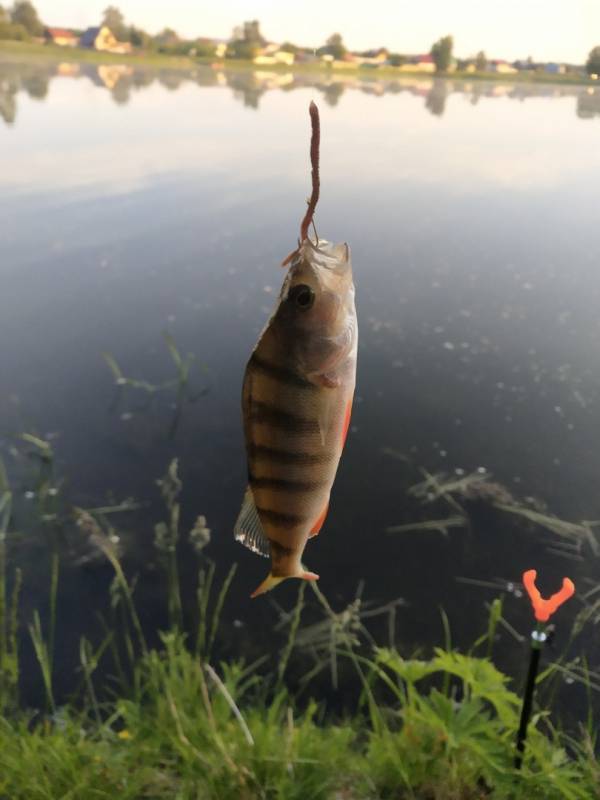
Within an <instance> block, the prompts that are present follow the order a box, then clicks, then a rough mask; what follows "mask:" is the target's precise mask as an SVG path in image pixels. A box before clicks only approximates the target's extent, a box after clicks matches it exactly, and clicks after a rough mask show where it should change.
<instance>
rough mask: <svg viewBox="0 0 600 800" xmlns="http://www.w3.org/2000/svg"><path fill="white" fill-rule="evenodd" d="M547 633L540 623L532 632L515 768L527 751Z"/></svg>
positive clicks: (519, 765)
mask: <svg viewBox="0 0 600 800" xmlns="http://www.w3.org/2000/svg"><path fill="white" fill-rule="evenodd" d="M547 638H548V637H547V634H546V631H545V629H544V626H543V625H539V626H538V627H537V628H536V629H535V630H533V631H532V632H531V655H530V658H529V669H528V671H527V683H526V684H525V693H524V695H523V708H522V709H521V721H520V723H519V732H518V733H517V753H516V755H515V769H521V764H522V763H523V754H524V753H525V740H526V739H527V726H528V725H529V718H530V717H531V707H532V706H533V693H534V691H535V679H536V677H537V673H538V667H539V665H540V656H541V654H542V647H543V646H544V642H545V641H546V639H547Z"/></svg>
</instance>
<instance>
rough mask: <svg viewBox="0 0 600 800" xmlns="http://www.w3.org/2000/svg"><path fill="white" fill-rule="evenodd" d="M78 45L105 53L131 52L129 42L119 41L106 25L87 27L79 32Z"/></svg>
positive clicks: (121, 53)
mask: <svg viewBox="0 0 600 800" xmlns="http://www.w3.org/2000/svg"><path fill="white" fill-rule="evenodd" d="M79 45H80V47H86V48H88V49H89V50H100V51H102V52H105V53H118V54H120V55H123V54H126V53H131V44H130V43H129V42H119V41H118V40H117V38H116V37H115V35H114V34H113V32H112V31H111V29H110V28H109V27H108V26H107V25H99V26H97V27H93V28H88V29H87V30H86V31H84V32H83V33H82V34H81V37H80V39H79Z"/></svg>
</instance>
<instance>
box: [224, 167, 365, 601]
mask: <svg viewBox="0 0 600 800" xmlns="http://www.w3.org/2000/svg"><path fill="white" fill-rule="evenodd" d="M313 172H314V171H313ZM313 183H314V178H313ZM290 259H291V264H290V268H289V270H288V272H287V274H286V277H285V280H284V282H283V286H282V289H281V293H280V296H279V301H278V305H277V307H276V309H275V311H274V313H273V314H272V316H271V318H270V320H269V321H268V323H267V325H266V327H265V328H264V330H263V332H262V334H261V336H260V338H259V340H258V343H257V345H256V347H255V348H254V351H253V353H252V355H251V357H250V360H249V361H248V364H247V367H246V372H245V376H244V384H243V391H242V410H243V420H244V434H245V440H246V454H247V461H248V488H247V490H246V494H245V497H244V501H243V505H242V509H241V511H240V514H239V517H238V520H237V523H236V525H235V538H236V539H237V540H238V541H240V542H242V544H244V545H246V547H249V548H250V549H251V550H253V551H254V552H256V553H260V554H261V555H263V556H267V557H269V556H270V558H271V571H270V573H269V575H268V577H267V578H266V579H265V580H264V581H263V583H261V585H260V586H259V587H258V588H257V589H256V591H255V592H254V593H253V594H252V597H255V596H257V595H259V594H262V593H263V592H267V591H269V590H270V589H272V588H273V587H274V586H276V585H277V584H278V583H280V582H281V581H283V580H284V579H285V578H291V577H296V578H303V579H304V580H316V579H318V575H315V574H314V573H312V572H308V571H307V570H306V569H305V568H304V567H303V565H302V563H301V559H302V554H303V551H304V548H305V546H306V543H307V541H308V539H309V538H310V537H311V536H315V535H316V534H318V533H319V531H320V530H321V526H322V525H323V523H324V521H325V517H326V515H327V510H328V506H329V495H330V492H331V487H332V485H333V481H334V478H335V474H336V470H337V467H338V463H339V460H340V456H341V454H342V449H343V447H344V443H345V440H346V435H347V433H348V427H349V424H350V414H351V409H352V398H353V394H354V385H355V378H356V354H357V342H358V328H357V320H356V310H355V305H354V284H353V280H352V265H351V260H350V250H349V248H348V245H346V244H331V243H329V242H327V241H325V240H323V239H321V240H317V239H315V241H311V239H310V238H309V237H308V236H306V238H305V239H304V240H302V241H301V242H300V245H299V247H298V249H297V250H296V251H295V252H294V253H293V254H292V256H291V257H290Z"/></svg>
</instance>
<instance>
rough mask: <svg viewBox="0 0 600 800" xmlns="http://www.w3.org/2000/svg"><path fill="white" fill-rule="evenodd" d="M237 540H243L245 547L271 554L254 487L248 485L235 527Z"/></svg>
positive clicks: (234, 532)
mask: <svg viewBox="0 0 600 800" xmlns="http://www.w3.org/2000/svg"><path fill="white" fill-rule="evenodd" d="M233 534H234V536H235V539H236V541H238V542H241V543H242V544H243V545H244V547H247V548H248V549H249V550H252V552H253V553H258V554H259V555H261V556H265V558H269V556H270V555H271V545H270V544H269V540H268V539H267V534H266V533H265V531H264V528H263V526H262V523H261V521H260V519H259V516H258V511H257V510H256V503H255V502H254V495H253V494H252V489H251V488H250V487H249V486H248V488H247V489H246V494H245V495H244V502H243V503H242V508H241V511H240V513H239V515H238V518H237V522H236V523H235V527H234V529H233Z"/></svg>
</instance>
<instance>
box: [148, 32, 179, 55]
mask: <svg viewBox="0 0 600 800" xmlns="http://www.w3.org/2000/svg"><path fill="white" fill-rule="evenodd" d="M154 43H155V44H156V45H157V46H158V49H159V50H162V51H163V52H164V51H166V50H172V49H173V48H174V47H177V45H179V43H180V39H179V36H178V35H177V33H176V31H174V30H173V28H163V30H162V31H161V32H160V33H158V34H157V35H156V36H155V37H154Z"/></svg>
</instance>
